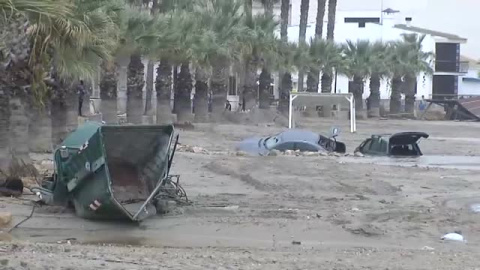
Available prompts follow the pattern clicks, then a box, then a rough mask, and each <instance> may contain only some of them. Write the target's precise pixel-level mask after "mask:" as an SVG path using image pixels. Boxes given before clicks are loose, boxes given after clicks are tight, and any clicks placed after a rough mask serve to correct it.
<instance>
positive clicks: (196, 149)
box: [192, 146, 206, 154]
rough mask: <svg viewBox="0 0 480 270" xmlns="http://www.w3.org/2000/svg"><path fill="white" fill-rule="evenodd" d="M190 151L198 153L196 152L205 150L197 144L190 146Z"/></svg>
mask: <svg viewBox="0 0 480 270" xmlns="http://www.w3.org/2000/svg"><path fill="white" fill-rule="evenodd" d="M192 152H193V153H197V154H198V153H205V152H206V151H205V149H203V148H201V147H199V146H194V147H192Z"/></svg>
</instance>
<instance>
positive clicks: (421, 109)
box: [418, 96, 427, 112]
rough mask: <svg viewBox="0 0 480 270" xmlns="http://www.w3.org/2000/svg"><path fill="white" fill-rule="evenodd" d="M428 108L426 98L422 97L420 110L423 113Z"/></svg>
mask: <svg viewBox="0 0 480 270" xmlns="http://www.w3.org/2000/svg"><path fill="white" fill-rule="evenodd" d="M426 107H427V103H426V102H425V96H422V99H421V100H420V104H418V109H419V110H420V111H421V112H423V111H424V110H425V108H426Z"/></svg>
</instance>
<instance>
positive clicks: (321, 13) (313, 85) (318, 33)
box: [307, 0, 326, 93]
mask: <svg viewBox="0 0 480 270" xmlns="http://www.w3.org/2000/svg"><path fill="white" fill-rule="evenodd" d="M325 3H326V0H318V4H317V22H316V25H315V38H319V39H321V38H322V33H323V18H324V17H325ZM319 81H320V70H318V69H310V72H309V73H308V77H307V92H313V93H317V92H318V83H319Z"/></svg>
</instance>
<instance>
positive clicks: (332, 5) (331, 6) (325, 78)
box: [322, 0, 337, 93]
mask: <svg viewBox="0 0 480 270" xmlns="http://www.w3.org/2000/svg"><path fill="white" fill-rule="evenodd" d="M336 13H337V0H328V21H327V40H330V41H333V40H334V37H333V34H334V31H335V17H336ZM332 74H333V71H332V70H327V72H325V70H323V74H322V92H323V93H325V92H324V91H328V92H327V93H330V92H331V89H332ZM324 84H325V87H324V86H323V85H324Z"/></svg>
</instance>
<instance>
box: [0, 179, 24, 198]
mask: <svg viewBox="0 0 480 270" xmlns="http://www.w3.org/2000/svg"><path fill="white" fill-rule="evenodd" d="M22 193H23V182H22V180H21V179H20V178H19V177H7V178H6V179H5V180H3V181H0V195H1V196H7V197H10V196H14V197H18V196H20V195H22Z"/></svg>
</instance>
